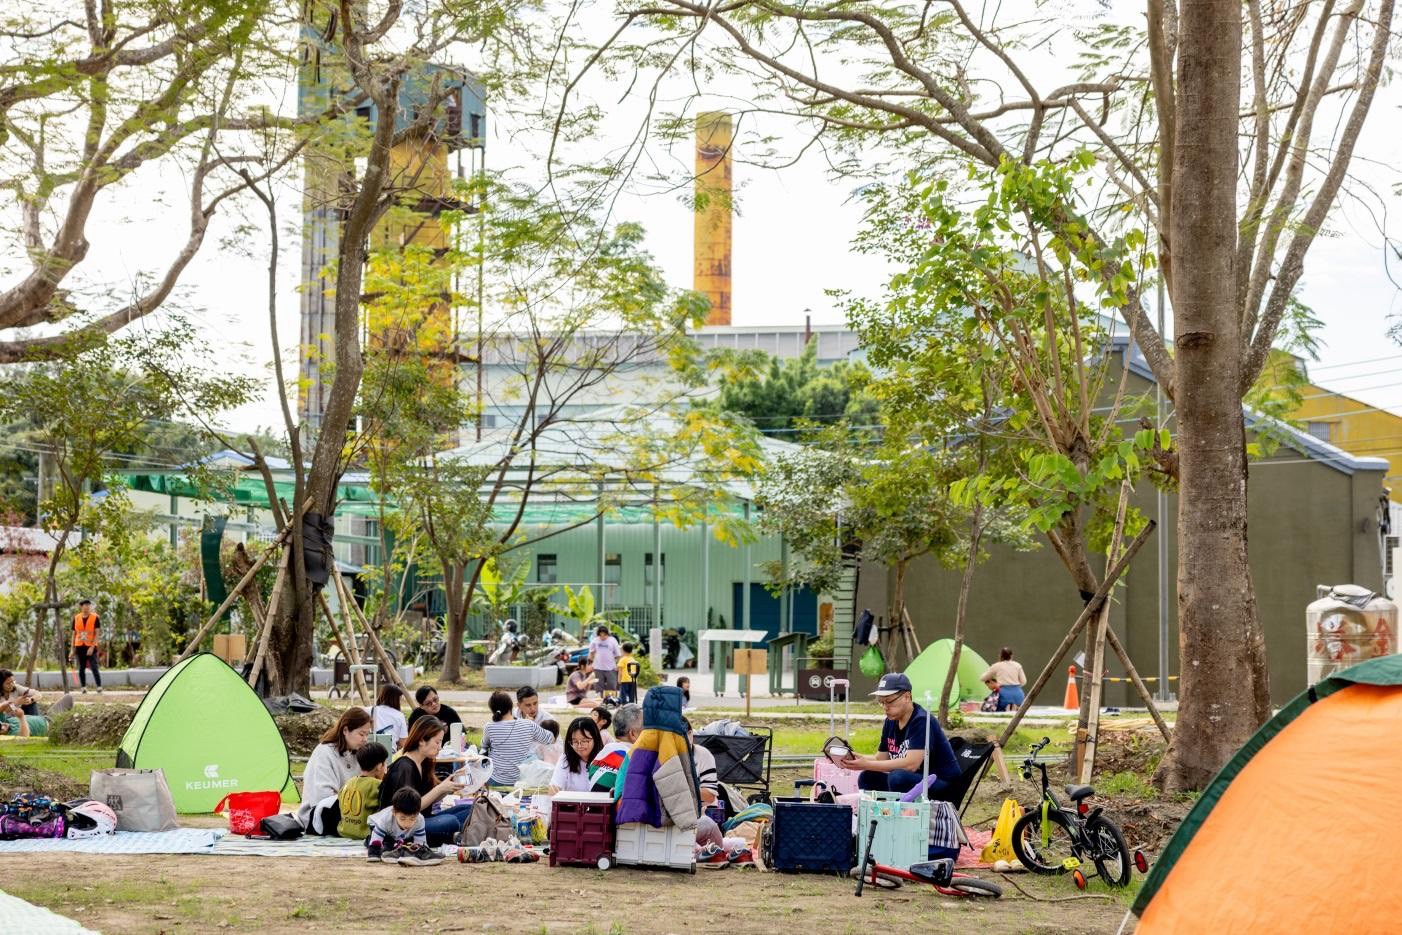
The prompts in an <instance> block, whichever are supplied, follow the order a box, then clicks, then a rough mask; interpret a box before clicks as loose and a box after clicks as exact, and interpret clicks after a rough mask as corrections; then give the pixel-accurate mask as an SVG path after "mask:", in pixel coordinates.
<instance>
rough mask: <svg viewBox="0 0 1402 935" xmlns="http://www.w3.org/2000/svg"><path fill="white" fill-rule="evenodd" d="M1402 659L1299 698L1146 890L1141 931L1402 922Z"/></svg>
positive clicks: (1350, 927)
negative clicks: (1394, 818) (1399, 869)
mask: <svg viewBox="0 0 1402 935" xmlns="http://www.w3.org/2000/svg"><path fill="white" fill-rule="evenodd" d="M1399 718H1402V657H1399V656H1385V657H1381V658H1378V659H1372V660H1369V661H1367V662H1364V663H1362V664H1360V665H1357V666H1353V667H1352V668H1350V669H1347V670H1345V671H1343V672H1340V673H1338V674H1336V675H1334V676H1332V677H1331V678H1329V679H1326V680H1324V681H1322V682H1320V683H1319V684H1317V685H1315V686H1314V687H1313V688H1310V689H1308V690H1307V691H1305V692H1303V693H1301V694H1300V695H1299V696H1297V697H1296V698H1295V699H1294V700H1292V701H1291V702H1290V703H1289V704H1288V705H1286V706H1285V707H1284V708H1282V709H1281V711H1280V712H1279V713H1278V714H1276V716H1275V717H1274V718H1272V719H1271V720H1270V721H1269V722H1267V723H1266V724H1265V726H1263V727H1262V728H1261V729H1260V730H1259V731H1257V732H1256V734H1255V735H1254V736H1253V737H1252V738H1251V739H1250V740H1249V741H1247V743H1246V744H1245V745H1244V746H1243V747H1242V749H1241V750H1240V751H1238V752H1237V754H1236V756H1234V757H1233V758H1232V760H1231V761H1230V762H1228V763H1227V765H1226V766H1225V767H1223V768H1222V771H1221V772H1220V773H1219V774H1218V775H1217V776H1216V778H1214V779H1213V781H1212V782H1211V783H1210V784H1209V785H1208V787H1207V789H1205V790H1204V791H1203V794H1202V796H1201V797H1200V798H1199V799H1198V801H1197V803H1196V804H1195V805H1194V807H1193V809H1192V811H1190V812H1189V813H1188V816H1187V818H1185V819H1184V821H1183V824H1182V825H1181V826H1180V827H1179V829H1178V831H1177V833H1175V834H1174V836H1173V838H1172V839H1171V840H1170V841H1169V844H1168V846H1167V847H1166V848H1165V850H1164V853H1163V855H1162V856H1161V857H1160V859H1159V860H1158V862H1157V863H1156V864H1155V865H1154V867H1153V869H1152V870H1151V871H1150V873H1149V876H1148V878H1147V879H1146V880H1145V882H1144V885H1143V886H1142V887H1141V888H1140V891H1139V894H1138V896H1137V898H1136V900H1135V903H1134V907H1133V910H1134V912H1135V913H1136V914H1138V915H1139V916H1140V924H1139V927H1138V928H1137V929H1136V931H1137V932H1139V933H1149V935H1153V933H1179V932H1183V933H1187V932H1202V931H1222V930H1230V927H1231V926H1236V927H1237V928H1238V929H1239V930H1245V931H1310V930H1315V931H1351V932H1353V931H1386V930H1389V929H1390V928H1392V927H1393V925H1394V920H1395V919H1396V918H1397V917H1398V916H1399V915H1402V891H1399V890H1397V888H1396V887H1395V885H1394V877H1395V875H1396V867H1395V866H1394V864H1395V861H1392V860H1389V859H1388V855H1389V854H1391V853H1393V852H1394V849H1393V848H1392V847H1391V846H1390V845H1391V843H1392V842H1391V835H1390V833H1389V832H1390V825H1389V823H1388V822H1387V821H1386V819H1385V817H1384V813H1383V812H1382V811H1380V810H1382V809H1386V807H1387V803H1388V802H1390V801H1391V800H1392V798H1393V791H1394V787H1395V785H1396V777H1397V776H1398V775H1399V774H1402V746H1399V745H1398V744H1397V743H1396V724H1397V723H1398V722H1399Z"/></svg>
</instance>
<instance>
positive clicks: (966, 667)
mask: <svg viewBox="0 0 1402 935" xmlns="http://www.w3.org/2000/svg"><path fill="white" fill-rule="evenodd" d="M953 655H954V641H953V640H950V639H944V640H936V641H935V642H933V643H931V644H930V645H929V646H926V647H925V650H924V652H922V653H921V654H920V655H918V656H916V657H915V658H914V659H913V660H911V663H910V665H908V666H906V667H905V674H906V677H907V678H909V679H910V686H911V688H913V689H914V693H913V694H914V696H915V700H916V701H918V702H923V701H924V700H925V699H926V698H927V697H929V698H938V697H939V694H940V691H941V690H942V689H943V688H944V680H945V677H946V676H947V675H948V674H949V659H950V657H951V656H953ZM987 670H988V663H987V662H984V660H983V657H982V656H980V655H979V654H978V653H976V652H974V650H973V649H972V648H971V647H970V646H969V645H968V644H967V643H966V644H964V647H963V648H962V649H960V650H959V677H958V679H956V680H955V683H954V685H953V686H952V687H951V688H950V692H949V704H950V707H953V706H955V705H957V704H959V702H960V701H974V700H977V699H981V698H983V697H984V696H985V695H987V694H988V689H987V688H985V687H984V685H983V683H982V682H980V681H979V680H978V677H979V676H980V675H982V674H983V673H984V672H985V671H987ZM927 693H928V694H927Z"/></svg>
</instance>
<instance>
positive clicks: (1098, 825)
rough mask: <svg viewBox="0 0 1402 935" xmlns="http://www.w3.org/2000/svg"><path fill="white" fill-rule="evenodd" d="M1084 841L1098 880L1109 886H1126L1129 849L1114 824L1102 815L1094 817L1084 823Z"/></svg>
mask: <svg viewBox="0 0 1402 935" xmlns="http://www.w3.org/2000/svg"><path fill="white" fill-rule="evenodd" d="M1086 840H1087V842H1088V843H1089V847H1090V856H1091V860H1093V861H1095V870H1096V872H1097V873H1099V874H1100V879H1102V880H1104V881H1105V882H1106V883H1108V884H1110V885H1111V886H1128V885H1129V877H1130V864H1129V857H1130V855H1129V847H1128V846H1126V845H1125V836H1124V835H1123V834H1121V833H1120V829H1119V828H1118V827H1116V826H1115V823H1114V822H1112V821H1110V819H1108V818H1106V817H1105V816H1104V815H1096V816H1095V817H1094V818H1092V819H1091V820H1090V821H1088V822H1086Z"/></svg>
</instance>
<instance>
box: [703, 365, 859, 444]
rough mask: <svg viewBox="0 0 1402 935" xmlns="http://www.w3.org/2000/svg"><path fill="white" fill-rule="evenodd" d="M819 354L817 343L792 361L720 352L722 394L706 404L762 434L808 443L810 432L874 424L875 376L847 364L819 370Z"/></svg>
mask: <svg viewBox="0 0 1402 935" xmlns="http://www.w3.org/2000/svg"><path fill="white" fill-rule="evenodd" d="M817 350H818V342H817V341H816V340H815V341H809V342H808V344H807V345H805V346H804V348H803V353H802V354H800V355H799V356H798V357H796V358H790V359H788V360H780V359H779V358H777V357H772V356H770V355H769V354H766V353H765V352H763V351H731V350H721V351H716V352H714V353H713V354H712V356H711V359H710V361H709V362H708V366H709V367H710V369H711V370H712V372H713V373H714V374H715V375H716V382H717V384H718V385H719V388H720V394H719V396H718V397H717V398H716V399H715V400H713V401H711V402H709V403H707V405H710V406H714V407H717V408H719V409H721V410H722V411H725V412H732V413H736V414H738V415H743V416H744V417H745V418H747V419H749V420H750V421H751V422H753V423H754V424H755V426H756V427H757V428H758V429H759V431H760V432H761V433H763V434H765V435H773V436H775V437H778V438H780V439H782V440H784V441H793V442H798V441H803V440H804V438H805V436H806V432H807V431H808V430H811V429H813V428H814V427H817V426H825V425H835V424H837V423H839V422H845V423H847V424H849V425H853V426H857V427H866V426H870V425H871V424H872V423H874V422H875V421H876V416H877V401H876V399H874V398H873V397H872V396H871V394H870V393H869V392H868V386H869V385H870V383H871V380H872V375H871V372H870V371H869V370H867V368H866V367H865V366H864V365H862V364H860V363H847V362H846V361H838V362H837V363H835V364H833V365H831V366H829V367H820V366H818V362H817Z"/></svg>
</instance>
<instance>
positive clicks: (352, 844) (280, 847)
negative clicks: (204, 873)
mask: <svg viewBox="0 0 1402 935" xmlns="http://www.w3.org/2000/svg"><path fill="white" fill-rule="evenodd" d="M46 851H47V852H54V853H57V852H67V853H77V854H211V855H213V856H215V857H359V858H364V857H365V845H364V844H363V843H362V842H360V841H352V840H350V839H348V838H323V837H319V836H316V835H309V836H307V837H302V838H298V839H297V840H295V841H257V840H250V839H249V838H246V837H244V836H243V835H241V834H229V832H227V831H225V830H223V829H222V828H176V829H175V830H174V831H118V832H117V833H116V834H106V835H103V836H101V837H97V838H78V839H76V840H70V839H68V838H20V839H18V840H15V841H0V855H4V854H21V853H28V854H35V853H44V852H46ZM3 918H5V915H4V914H3V913H0V919H3Z"/></svg>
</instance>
